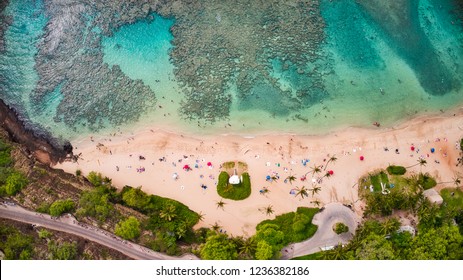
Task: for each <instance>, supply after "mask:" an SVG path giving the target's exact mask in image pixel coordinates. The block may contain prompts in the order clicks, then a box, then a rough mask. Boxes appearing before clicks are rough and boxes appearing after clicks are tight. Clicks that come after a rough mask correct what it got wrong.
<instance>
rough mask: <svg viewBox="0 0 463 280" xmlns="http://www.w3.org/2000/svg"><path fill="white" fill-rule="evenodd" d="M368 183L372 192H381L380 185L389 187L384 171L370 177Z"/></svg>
mask: <svg viewBox="0 0 463 280" xmlns="http://www.w3.org/2000/svg"><path fill="white" fill-rule="evenodd" d="M370 183H371V185H373V191H374V192H381V190H382V188H381V183H383V184H386V185H389V177H388V176H387V174H386V173H385V172H384V171H380V172H379V173H376V174H373V175H370Z"/></svg>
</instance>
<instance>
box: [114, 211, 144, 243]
mask: <svg viewBox="0 0 463 280" xmlns="http://www.w3.org/2000/svg"><path fill="white" fill-rule="evenodd" d="M114 233H115V234H116V235H118V236H120V237H122V238H124V239H135V238H138V237H139V236H140V222H139V221H138V219H137V218H135V217H133V216H130V217H129V218H128V219H127V220H125V221H122V222H119V223H118V224H117V225H116V229H115V230H114Z"/></svg>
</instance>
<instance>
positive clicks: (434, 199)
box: [423, 189, 444, 204]
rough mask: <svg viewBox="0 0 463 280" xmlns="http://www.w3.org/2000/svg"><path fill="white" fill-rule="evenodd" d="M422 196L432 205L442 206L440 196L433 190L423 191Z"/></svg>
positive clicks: (442, 200)
mask: <svg viewBox="0 0 463 280" xmlns="http://www.w3.org/2000/svg"><path fill="white" fill-rule="evenodd" d="M423 195H424V196H425V197H426V198H427V199H429V201H431V202H432V203H436V204H442V202H444V199H443V198H442V196H440V194H439V193H438V192H437V191H436V190H435V189H429V190H425V191H424V192H423Z"/></svg>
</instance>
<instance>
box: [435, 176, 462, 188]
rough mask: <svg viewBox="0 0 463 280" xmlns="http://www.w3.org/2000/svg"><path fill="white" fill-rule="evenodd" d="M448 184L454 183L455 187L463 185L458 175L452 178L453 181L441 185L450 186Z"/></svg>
mask: <svg viewBox="0 0 463 280" xmlns="http://www.w3.org/2000/svg"><path fill="white" fill-rule="evenodd" d="M448 183H453V184H454V185H455V187H457V188H458V187H459V186H460V184H461V178H460V176H458V174H455V175H454V176H453V178H452V181H447V182H440V183H439V184H448Z"/></svg>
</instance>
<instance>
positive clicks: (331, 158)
mask: <svg viewBox="0 0 463 280" xmlns="http://www.w3.org/2000/svg"><path fill="white" fill-rule="evenodd" d="M336 160H338V158H337V157H336V156H335V155H332V156H331V157H330V158H329V159H328V161H327V162H326V165H325V168H323V171H325V170H326V168H327V167H328V163H330V162H335V161H336Z"/></svg>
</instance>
